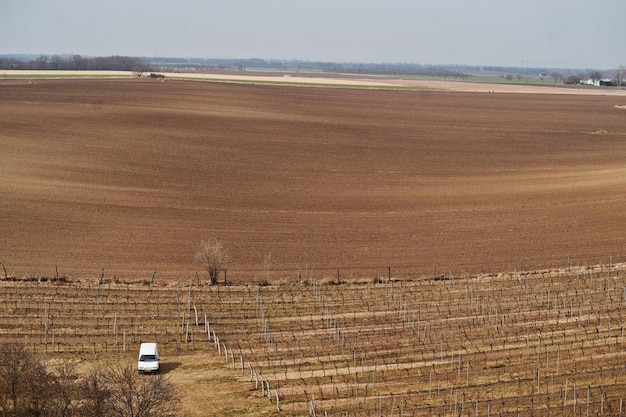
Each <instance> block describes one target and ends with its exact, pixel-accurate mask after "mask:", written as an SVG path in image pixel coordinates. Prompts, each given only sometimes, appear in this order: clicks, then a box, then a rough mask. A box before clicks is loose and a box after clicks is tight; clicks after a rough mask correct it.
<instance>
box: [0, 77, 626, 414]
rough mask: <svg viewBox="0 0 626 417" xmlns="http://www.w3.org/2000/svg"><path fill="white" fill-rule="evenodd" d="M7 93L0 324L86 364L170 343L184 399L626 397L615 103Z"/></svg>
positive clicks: (558, 98)
mask: <svg viewBox="0 0 626 417" xmlns="http://www.w3.org/2000/svg"><path fill="white" fill-rule="evenodd" d="M0 91H1V94H0V127H1V129H0V148H1V149H2V152H1V153H0V174H1V175H0V194H1V195H2V196H3V197H2V199H1V200H0V214H1V216H0V263H2V265H3V267H4V268H5V269H3V270H2V271H1V273H2V275H3V276H4V277H6V278H16V279H17V280H16V281H13V280H11V279H7V280H5V281H3V282H2V284H0V288H1V290H2V291H1V292H0V321H1V322H0V332H2V338H3V340H16V341H21V342H23V343H26V345H27V347H28V348H29V349H31V350H32V351H34V352H37V353H41V354H44V356H45V358H46V359H47V360H48V361H49V362H54V361H56V360H57V359H58V360H76V361H79V362H80V364H79V366H83V367H85V368H87V367H88V366H89V365H90V364H91V362H93V361H94V359H95V360H96V361H103V362H115V361H122V362H128V361H130V362H132V361H133V360H134V359H135V355H136V349H137V347H138V344H139V342H140V341H146V340H157V341H158V342H159V344H160V346H161V349H162V354H163V356H164V357H165V362H164V364H163V370H164V372H165V373H166V374H167V375H168V376H170V377H171V378H172V379H173V380H174V382H175V383H176V384H177V386H178V387H179V389H180V390H181V392H182V396H183V408H184V409H185V410H186V413H187V414H189V415H206V414H207V410H210V411H209V412H212V413H214V414H215V415H232V414H246V415H254V414H256V415H267V414H272V413H276V414H279V413H282V414H284V415H307V414H315V415H324V413H328V414H329V415H346V414H348V415H372V416H374V415H433V414H434V415H459V414H464V415H476V410H478V415H494V416H495V415H511V416H514V415H517V414H518V413H521V414H522V415H544V414H545V413H546V412H548V411H549V412H551V413H553V414H555V415H556V414H558V415H600V414H604V415H619V414H620V412H621V409H622V400H623V394H622V393H623V392H625V388H626V385H625V382H626V371H625V368H624V330H623V329H624V325H623V320H622V317H621V311H622V308H623V306H625V305H626V298H625V297H626V279H625V277H624V272H623V265H622V264H621V263H620V262H623V261H624V259H623V258H624V254H623V253H622V252H621V251H622V248H623V247H624V243H626V229H625V228H624V227H623V225H624V224H625V220H626V214H624V211H623V210H622V207H623V205H624V201H625V200H626V191H625V190H626V168H625V165H624V160H625V157H626V118H625V114H624V110H623V109H621V108H619V106H620V105H623V104H624V103H623V100H622V101H619V98H616V97H613V96H595V95H594V96H591V95H572V94H569V95H558V94H550V95H541V94H504V93H503V94H489V93H482V94H479V93H475V94H472V93H459V92H436V91H389V90H361V89H339V88H312V87H296V86H276V85H236V84H220V83H209V82H199V81H195V82H192V81H173V80H167V81H165V82H161V81H156V80H147V79H132V80H129V79H126V80H122V79H120V80H35V81H19V80H2V81H0ZM209 237H217V238H218V239H219V241H220V242H221V243H222V244H223V245H224V247H225V249H226V251H227V253H228V255H229V260H228V266H227V268H228V279H229V281H230V282H231V285H229V286H217V287H207V286H206V285H204V283H205V281H206V276H202V275H196V271H199V270H200V267H198V265H194V254H195V252H196V251H197V247H198V243H199V242H200V241H202V240H203V239H207V238H209ZM569 256H572V258H568V257H569ZM568 259H570V262H569V263H568ZM581 265H597V266H595V267H584V266H581ZM531 269H532V270H535V272H526V271H529V270H531ZM153 271H158V274H157V275H156V280H155V283H151V282H150V277H151V275H152V273H153ZM481 272H484V273H481ZM42 277H43V279H42ZM338 281H339V282H340V284H339V283H338ZM255 282H256V284H254V283H255ZM266 284H271V285H266ZM331 284H332V285H331ZM208 330H210V331H209V332H208V333H207V331H208ZM213 332H215V333H213ZM217 339H219V341H220V342H219V343H218V342H217ZM268 383H269V387H270V389H269V394H270V398H268V397H267V393H268V392H267V385H266V384H268ZM276 395H278V399H279V401H280V404H277V403H276ZM270 399H271V401H272V403H270ZM279 407H280V408H281V409H282V411H281V412H279V411H278V408H279Z"/></svg>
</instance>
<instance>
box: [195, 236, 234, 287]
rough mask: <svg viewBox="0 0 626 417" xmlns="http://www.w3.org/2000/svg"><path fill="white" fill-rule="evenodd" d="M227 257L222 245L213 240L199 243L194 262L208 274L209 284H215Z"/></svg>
mask: <svg viewBox="0 0 626 417" xmlns="http://www.w3.org/2000/svg"><path fill="white" fill-rule="evenodd" d="M226 260H227V256H226V253H225V252H224V248H223V247H222V244H221V243H220V242H219V241H218V240H217V239H215V238H211V239H209V240H207V241H204V240H203V241H202V242H201V243H200V249H199V250H198V252H196V262H198V263H200V264H201V265H202V267H203V268H204V269H205V270H206V271H207V273H208V274H209V283H210V284H211V285H215V284H217V278H218V276H219V274H220V272H222V271H223V270H224V268H225V266H226Z"/></svg>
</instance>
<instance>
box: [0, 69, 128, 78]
mask: <svg viewBox="0 0 626 417" xmlns="http://www.w3.org/2000/svg"><path fill="white" fill-rule="evenodd" d="M132 75H133V72H132V71H72V70H0V78H3V77H7V76H11V77H15V76H24V77H26V76H28V77H37V76H41V77H63V76H67V77H78V76H84V77H115V76H118V77H129V76H132Z"/></svg>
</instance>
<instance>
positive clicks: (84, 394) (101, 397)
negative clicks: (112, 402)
mask: <svg viewBox="0 0 626 417" xmlns="http://www.w3.org/2000/svg"><path fill="white" fill-rule="evenodd" d="M79 392H80V394H79V395H80V397H81V399H82V401H81V407H80V409H79V414H80V415H82V416H85V417H99V416H103V417H108V416H111V415H112V413H111V411H110V409H109V407H108V404H109V398H110V397H111V388H110V387H109V386H108V385H107V384H106V382H105V378H104V375H103V374H102V373H101V372H100V371H99V370H98V369H96V368H94V369H93V371H92V372H91V373H90V374H89V375H87V376H86V377H85V378H84V379H83V380H82V381H81V383H80V385H79Z"/></svg>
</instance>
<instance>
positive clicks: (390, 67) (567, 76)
mask: <svg viewBox="0 0 626 417" xmlns="http://www.w3.org/2000/svg"><path fill="white" fill-rule="evenodd" d="M620 68H622V67H620ZM2 69H12V70H79V71H80V70H108V71H140V72H144V71H188V70H195V71H247V70H267V71H285V72H287V71H303V72H305V71H311V72H334V73H348V74H370V75H397V76H404V75H406V76H433V77H442V78H448V77H455V78H467V77H469V76H470V75H479V76H481V75H487V74H489V75H490V76H495V75H499V76H502V77H505V76H509V77H511V78H512V77H513V75H515V76H517V77H518V78H519V77H520V76H525V77H528V78H536V77H540V78H542V79H543V78H553V79H554V80H558V81H562V82H577V81H578V80H581V79H583V78H593V79H600V78H605V77H609V76H610V75H611V74H610V71H597V70H589V69H586V70H582V69H568V68H561V69H550V70H548V69H546V68H533V67H501V66H471V65H422V64H416V63H358V62H343V63H341V62H323V61H301V60H276V59H261V58H249V59H236V58H177V57H155V58H148V57H129V56H119V55H114V56H109V57H84V56H81V55H41V56H36V55H0V70H2Z"/></svg>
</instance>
